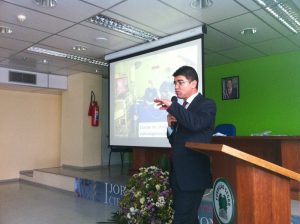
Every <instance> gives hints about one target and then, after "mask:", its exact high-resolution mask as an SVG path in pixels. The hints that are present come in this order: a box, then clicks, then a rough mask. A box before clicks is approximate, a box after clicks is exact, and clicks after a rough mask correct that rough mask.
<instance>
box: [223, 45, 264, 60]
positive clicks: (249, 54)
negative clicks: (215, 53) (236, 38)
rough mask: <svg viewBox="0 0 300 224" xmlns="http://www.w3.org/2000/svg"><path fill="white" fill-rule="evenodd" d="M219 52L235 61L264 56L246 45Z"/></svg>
mask: <svg viewBox="0 0 300 224" xmlns="http://www.w3.org/2000/svg"><path fill="white" fill-rule="evenodd" d="M219 53H220V54H222V55H224V56H226V57H229V58H232V59H234V60H236V61H242V60H249V59H252V58H258V57H262V56H265V55H264V54H262V53H261V52H259V51H257V50H255V49H253V48H251V47H247V46H246V47H238V48H234V49H230V50H226V51H221V52H219Z"/></svg>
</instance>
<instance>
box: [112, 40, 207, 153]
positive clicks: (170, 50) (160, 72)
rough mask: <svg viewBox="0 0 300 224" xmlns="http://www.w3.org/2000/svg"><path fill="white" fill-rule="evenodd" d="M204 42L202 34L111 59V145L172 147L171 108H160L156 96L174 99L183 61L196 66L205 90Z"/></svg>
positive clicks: (200, 88) (200, 87) (184, 63)
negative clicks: (169, 132) (169, 133)
mask: <svg viewBox="0 0 300 224" xmlns="http://www.w3.org/2000/svg"><path fill="white" fill-rule="evenodd" d="M202 45H203V40H202V35H198V36H197V37H194V38H188V39H185V40H181V41H180V42H176V43H173V44H168V45H165V46H161V47H159V49H157V48H156V49H155V50H153V49H152V50H151V49H150V50H147V51H146V52H141V53H138V54H135V55H134V56H129V57H126V58H124V57H123V59H122V60H118V59H116V60H115V61H113V62H111V63H110V72H109V73H110V77H109V82H110V84H109V85H110V96H109V97H110V100H109V105H110V115H109V118H110V121H109V122H110V125H109V128H110V130H109V133H110V145H114V146H137V147H163V148H164V147H170V145H169V142H168V139H167V137H166V130H167V121H166V116H167V112H166V111H162V110H159V109H158V107H157V106H156V105H155V104H154V102H153V100H154V98H156V97H160V98H165V99H171V97H172V96H173V95H174V85H173V76H172V74H173V73H174V72H175V70H177V69H178V68H179V67H181V66H183V65H189V66H192V67H194V68H195V69H196V71H197V73H198V75H199V88H198V89H199V91H200V92H202V89H203V86H202V82H203V77H202V73H203V68H202V59H203V46H202Z"/></svg>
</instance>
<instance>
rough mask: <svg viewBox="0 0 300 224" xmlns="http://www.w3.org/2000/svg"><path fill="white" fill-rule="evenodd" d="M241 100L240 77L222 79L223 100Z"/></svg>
mask: <svg viewBox="0 0 300 224" xmlns="http://www.w3.org/2000/svg"><path fill="white" fill-rule="evenodd" d="M239 98H240V86H239V77H238V76H231V77H225V78H222V99H223V100H233V99H239Z"/></svg>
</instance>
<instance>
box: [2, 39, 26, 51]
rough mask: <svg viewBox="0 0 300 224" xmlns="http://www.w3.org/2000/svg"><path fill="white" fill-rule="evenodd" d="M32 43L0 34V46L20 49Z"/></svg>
mask: <svg viewBox="0 0 300 224" xmlns="http://www.w3.org/2000/svg"><path fill="white" fill-rule="evenodd" d="M31 45H32V43H29V42H25V41H21V40H15V39H11V38H7V37H2V36H0V47H2V48H6V49H8V50H16V51H20V50H23V49H26V48H28V47H30V46H31Z"/></svg>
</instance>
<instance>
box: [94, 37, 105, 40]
mask: <svg viewBox="0 0 300 224" xmlns="http://www.w3.org/2000/svg"><path fill="white" fill-rule="evenodd" d="M96 40H98V41H102V40H107V38H106V37H96Z"/></svg>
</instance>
